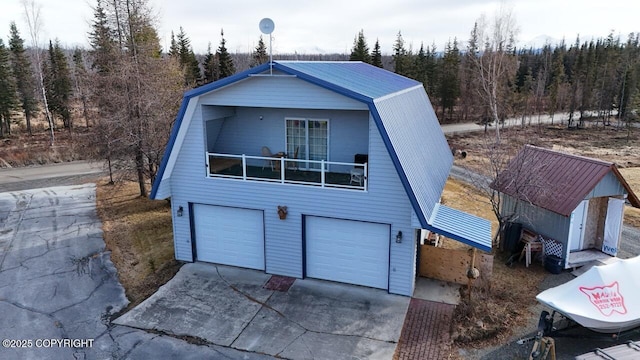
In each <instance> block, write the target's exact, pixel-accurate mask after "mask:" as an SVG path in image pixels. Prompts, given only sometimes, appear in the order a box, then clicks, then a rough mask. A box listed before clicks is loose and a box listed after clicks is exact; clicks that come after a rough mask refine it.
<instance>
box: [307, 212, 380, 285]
mask: <svg viewBox="0 0 640 360" xmlns="http://www.w3.org/2000/svg"><path fill="white" fill-rule="evenodd" d="M389 238H390V226H389V225H387V224H378V223H369V222H361V221H352V220H343V219H331V218H323V217H313V216H307V217H306V218H305V245H306V270H307V276H308V277H312V278H318V279H324V280H331V281H339V282H344V283H349V284H356V285H364V286H370V287H374V288H380V289H388V288H389Z"/></svg>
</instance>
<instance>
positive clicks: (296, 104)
mask: <svg viewBox="0 0 640 360" xmlns="http://www.w3.org/2000/svg"><path fill="white" fill-rule="evenodd" d="M200 101H201V104H206V105H227V106H247V107H272V108H273V107H275V108H289V109H336V110H367V105H366V104H364V103H362V102H359V101H356V100H353V99H350V98H347V97H345V96H342V95H340V94H337V93H335V92H333V91H330V90H327V89H323V88H321V87H319V86H316V85H312V84H310V83H308V82H306V81H304V80H301V79H298V78H296V77H293V76H254V77H250V78H248V79H246V80H242V81H238V82H237V83H234V84H231V85H229V86H226V87H224V88H221V89H218V90H215V91H212V92H211V93H209V94H206V95H203V96H202V97H201V100H200Z"/></svg>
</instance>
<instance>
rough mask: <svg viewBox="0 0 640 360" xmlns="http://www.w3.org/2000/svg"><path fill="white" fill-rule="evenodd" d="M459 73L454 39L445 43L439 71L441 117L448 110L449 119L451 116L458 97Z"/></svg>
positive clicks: (458, 54)
mask: <svg viewBox="0 0 640 360" xmlns="http://www.w3.org/2000/svg"><path fill="white" fill-rule="evenodd" d="M459 71H460V51H459V50H458V41H457V40H456V39H455V38H454V40H453V43H452V42H451V41H449V42H448V43H447V46H446V48H445V53H444V57H443V58H442V66H441V70H440V92H439V95H440V105H441V106H442V116H443V117H445V115H446V110H449V117H452V116H453V107H454V106H455V104H456V100H457V99H458V96H460V81H459V77H458V73H459Z"/></svg>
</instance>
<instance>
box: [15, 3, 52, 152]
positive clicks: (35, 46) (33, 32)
mask: <svg viewBox="0 0 640 360" xmlns="http://www.w3.org/2000/svg"><path fill="white" fill-rule="evenodd" d="M22 6H23V8H24V18H25V21H26V22H27V26H28V27H29V36H30V37H31V48H32V51H31V53H32V54H33V56H34V59H33V60H34V61H33V62H32V63H33V65H34V68H35V70H36V74H37V76H38V82H39V83H38V85H39V86H40V90H41V95H42V102H43V104H44V114H45V117H46V118H47V122H48V123H49V138H50V142H51V145H53V144H54V142H55V133H54V126H53V118H52V117H51V111H49V103H48V102H47V90H46V88H45V86H44V85H45V84H44V71H43V70H42V51H41V49H40V32H41V31H42V18H41V17H40V9H41V6H40V5H39V4H37V3H36V2H35V1H34V0H23V1H22Z"/></svg>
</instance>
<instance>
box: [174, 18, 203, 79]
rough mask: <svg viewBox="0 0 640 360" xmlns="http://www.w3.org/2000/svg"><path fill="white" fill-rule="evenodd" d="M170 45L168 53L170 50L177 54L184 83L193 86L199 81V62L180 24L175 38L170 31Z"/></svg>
mask: <svg viewBox="0 0 640 360" xmlns="http://www.w3.org/2000/svg"><path fill="white" fill-rule="evenodd" d="M174 41H175V44H174ZM174 45H175V48H176V49H177V53H175V51H176V49H174ZM171 47H172V49H171V51H170V54H171V52H174V53H175V54H173V56H177V58H178V61H179V63H180V67H182V71H183V72H184V82H185V85H187V86H191V87H193V86H194V85H195V84H198V83H200V81H201V75H200V64H199V63H198V60H197V59H196V55H195V54H194V52H193V48H192V47H191V40H189V37H188V36H187V34H186V33H185V32H184V29H183V28H182V26H180V32H179V33H178V36H177V40H174V39H173V32H172V33H171Z"/></svg>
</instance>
